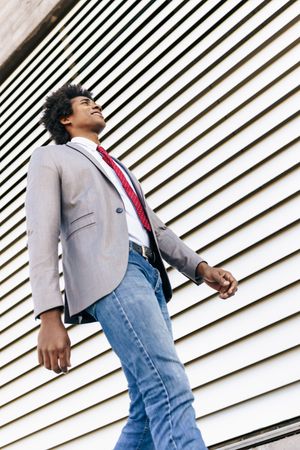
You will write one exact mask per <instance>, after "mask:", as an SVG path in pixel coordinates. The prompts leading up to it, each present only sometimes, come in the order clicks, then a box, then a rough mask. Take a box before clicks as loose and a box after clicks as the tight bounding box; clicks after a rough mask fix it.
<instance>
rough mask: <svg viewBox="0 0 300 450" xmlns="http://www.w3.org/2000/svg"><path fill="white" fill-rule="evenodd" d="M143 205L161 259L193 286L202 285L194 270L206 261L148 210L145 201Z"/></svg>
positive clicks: (201, 279) (201, 280) (148, 207)
mask: <svg viewBox="0 0 300 450" xmlns="http://www.w3.org/2000/svg"><path fill="white" fill-rule="evenodd" d="M145 203H146V207H147V212H148V216H149V217H150V220H151V222H152V225H153V227H154V232H155V235H156V238H157V242H158V246H159V249H160V252H161V255H162V257H163V259H164V260H165V261H166V262H167V263H169V264H170V265H171V266H172V267H175V268H176V269H177V270H178V271H179V272H181V273H183V275H185V276H186V277H187V278H189V279H190V280H191V281H193V282H194V283H195V284H197V285H199V284H201V283H203V281H204V280H203V278H202V277H201V276H200V275H196V268H197V266H198V264H199V263H201V262H202V261H205V262H206V263H207V261H206V260H204V259H203V258H201V256H199V255H198V254H197V253H196V252H194V250H192V249H191V248H190V247H188V246H187V245H186V244H185V243H184V242H183V241H182V239H180V238H179V237H178V236H177V235H176V234H175V233H174V232H173V231H172V230H171V229H170V228H169V227H167V226H166V224H165V223H163V222H162V220H161V219H160V218H159V217H158V215H157V214H155V212H154V211H153V210H152V209H151V208H150V206H149V204H148V202H147V200H146V199H145Z"/></svg>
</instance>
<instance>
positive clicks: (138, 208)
mask: <svg viewBox="0 0 300 450" xmlns="http://www.w3.org/2000/svg"><path fill="white" fill-rule="evenodd" d="M97 150H98V151H99V152H100V153H101V155H102V156H103V159H104V161H105V162H106V163H107V164H108V165H109V166H110V167H112V168H113V169H114V171H115V172H116V174H117V175H118V177H119V178H120V181H121V183H122V185H123V187H124V189H125V191H126V193H127V195H128V197H129V198H130V200H131V202H132V204H133V206H134V207H135V209H136V212H137V214H138V216H139V218H140V220H141V222H142V224H143V225H144V227H145V228H146V230H148V231H151V225H150V223H149V220H148V219H147V216H146V214H145V212H144V209H143V206H142V204H141V202H140V200H139V198H138V196H137V195H136V193H135V192H134V190H133V189H132V187H131V186H130V184H129V183H128V181H127V179H126V177H125V175H124V174H123V172H122V170H121V169H120V168H119V166H118V165H117V164H116V163H115V161H114V160H113V159H112V157H111V156H110V155H109V154H108V153H107V151H106V150H104V148H103V147H101V146H100V145H98V146H97Z"/></svg>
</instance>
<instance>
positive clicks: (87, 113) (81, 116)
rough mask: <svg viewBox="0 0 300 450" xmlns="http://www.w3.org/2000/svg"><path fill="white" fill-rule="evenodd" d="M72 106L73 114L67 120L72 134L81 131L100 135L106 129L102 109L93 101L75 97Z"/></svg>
mask: <svg viewBox="0 0 300 450" xmlns="http://www.w3.org/2000/svg"><path fill="white" fill-rule="evenodd" d="M71 105H72V111H73V113H72V114H71V115H70V116H68V118H67V119H68V124H67V125H69V127H70V128H69V130H70V131H71V134H73V132H76V133H77V132H78V131H80V130H81V131H87V132H90V131H92V132H96V133H97V134H99V133H100V132H101V131H102V130H103V129H104V128H105V127H106V123H105V120H104V117H103V115H102V108H101V106H100V105H98V104H97V103H95V102H94V101H93V100H91V99H89V98H88V97H83V96H80V97H74V98H72V100H71Z"/></svg>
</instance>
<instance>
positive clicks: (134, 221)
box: [71, 137, 150, 247]
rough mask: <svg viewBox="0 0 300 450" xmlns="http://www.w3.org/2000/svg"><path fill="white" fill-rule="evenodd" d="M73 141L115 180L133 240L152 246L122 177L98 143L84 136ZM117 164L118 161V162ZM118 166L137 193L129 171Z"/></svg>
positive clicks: (72, 140) (129, 233)
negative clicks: (104, 156) (101, 151)
mask: <svg viewBox="0 0 300 450" xmlns="http://www.w3.org/2000/svg"><path fill="white" fill-rule="evenodd" d="M71 142H76V143H77V144H80V145H81V146H82V147H83V148H84V149H85V150H87V151H88V152H89V153H90V154H91V155H92V156H93V158H95V159H97V160H98V162H100V164H101V166H102V167H103V169H104V170H105V172H106V173H107V175H108V177H109V179H110V180H111V181H112V182H113V184H114V185H115V187H116V189H117V190H118V192H119V194H120V196H121V198H122V200H123V203H124V207H125V212H126V220H127V226H128V235H129V236H128V238H129V239H130V240H131V241H134V242H137V243H138V244H140V245H146V246H147V247H150V239H149V236H148V233H147V231H146V230H145V228H144V227H143V225H142V223H141V221H140V219H139V216H138V214H137V212H136V209H135V207H134V206H133V204H132V202H131V200H130V198H129V197H128V195H127V193H126V191H125V189H124V187H123V185H122V183H121V180H120V178H119V177H118V175H117V174H116V172H115V171H114V169H113V168H112V167H110V166H109V165H108V164H107V163H106V162H105V161H104V159H103V158H102V155H101V153H99V151H98V150H97V144H95V142H93V141H91V140H90V139H87V138H84V137H74V138H72V139H71ZM116 164H117V163H116ZM118 167H119V168H120V169H121V170H122V172H123V174H124V176H125V177H126V179H127V181H128V183H129V184H130V186H131V187H132V189H133V190H134V192H135V193H136V190H135V188H134V186H133V184H132V181H131V179H130V178H129V176H128V175H127V173H126V172H125V171H124V170H123V168H122V167H121V166H120V164H118Z"/></svg>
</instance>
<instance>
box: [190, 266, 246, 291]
mask: <svg viewBox="0 0 300 450" xmlns="http://www.w3.org/2000/svg"><path fill="white" fill-rule="evenodd" d="M196 273H197V274H199V275H201V276H202V277H203V281H204V282H205V283H206V284H207V285H208V286H210V287H211V288H213V289H215V290H216V291H218V292H219V293H220V294H219V297H220V298H223V299H226V298H228V297H231V296H232V295H234V294H235V293H236V291H237V289H238V288H237V285H238V282H237V280H236V279H235V278H234V276H233V275H232V274H231V273H230V272H229V271H228V270H224V269H221V268H220V267H211V266H209V265H208V264H207V263H206V262H201V263H199V264H198V266H197V269H196Z"/></svg>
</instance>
